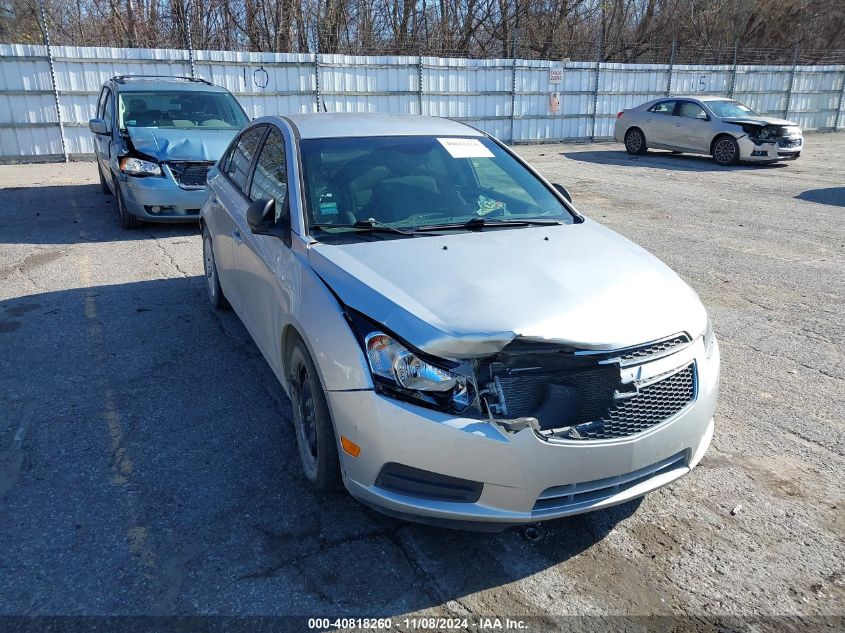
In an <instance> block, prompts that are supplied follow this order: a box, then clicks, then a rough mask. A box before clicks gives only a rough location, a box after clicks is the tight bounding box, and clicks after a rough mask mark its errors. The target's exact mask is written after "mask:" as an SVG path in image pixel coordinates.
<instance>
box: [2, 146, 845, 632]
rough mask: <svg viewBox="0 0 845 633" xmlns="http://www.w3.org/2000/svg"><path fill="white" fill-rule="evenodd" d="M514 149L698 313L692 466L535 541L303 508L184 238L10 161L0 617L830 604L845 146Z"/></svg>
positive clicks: (255, 381) (839, 410) (236, 340)
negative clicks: (680, 287)
mask: <svg viewBox="0 0 845 633" xmlns="http://www.w3.org/2000/svg"><path fill="white" fill-rule="evenodd" d="M517 151H518V152H519V153H520V154H521V155H522V156H524V157H525V158H526V159H527V160H528V161H529V162H531V163H532V164H533V165H534V166H536V167H537V168H538V169H539V170H540V171H541V172H542V173H543V174H544V175H546V176H547V177H548V178H549V179H550V180H552V181H556V182H561V183H563V184H565V185H566V186H567V187H568V188H569V189H570V191H571V192H572V194H573V196H574V199H575V203H576V205H577V207H578V208H579V210H581V211H582V212H583V213H585V214H586V215H589V216H591V217H593V218H594V219H596V220H598V221H600V222H603V223H605V224H607V225H609V226H610V227H611V228H613V229H615V230H617V231H619V232H621V233H622V234H624V235H626V236H627V237H629V238H631V239H633V240H634V241H635V242H637V243H638V244H640V245H642V246H643V247H645V248H647V249H648V250H650V251H652V252H653V253H655V254H656V255H658V256H659V257H661V258H662V259H663V260H664V261H665V262H666V263H668V264H669V265H670V266H672V267H673V268H674V269H675V270H676V271H678V272H679V274H681V276H682V277H684V279H686V280H687V282H688V283H690V285H691V286H692V287H693V288H694V289H695V290H696V291H697V292H698V293H699V295H700V296H701V297H702V300H703V301H704V303H705V305H706V306H707V308H708V310H709V311H710V313H711V315H712V317H713V320H714V323H715V328H716V332H717V335H718V337H719V339H720V343H721V347H722V356H723V378H722V394H721V399H720V406H719V410H718V412H717V427H716V436H715V439H714V443H713V446H712V447H711V449H710V452H709V453H708V455H707V456H706V457H705V459H704V461H703V462H702V464H701V466H700V467H699V468H698V469H697V470H696V471H694V472H693V473H692V474H691V475H689V476H688V477H686V478H684V479H681V480H680V481H678V482H676V483H674V484H672V485H670V486H668V487H667V488H664V489H662V490H660V491H658V492H656V493H653V494H651V495H649V496H648V497H647V498H646V499H644V500H642V501H641V502H635V503H632V504H627V505H625V506H621V507H618V508H614V509H611V510H608V511H603V512H598V513H594V514H590V515H583V516H579V517H573V518H571V519H565V520H560V521H555V522H551V523H548V524H545V525H544V526H543V527H542V528H541V539H540V540H539V541H537V542H529V541H528V540H526V539H524V538H522V537H521V536H520V533H519V531H518V530H511V531H507V532H504V533H501V534H492V535H491V534H472V533H461V532H453V531H448V530H438V529H435V528H431V527H426V526H418V525H412V524H406V523H402V522H399V521H395V520H393V519H389V518H386V517H383V516H381V515H379V514H377V513H375V512H373V511H371V510H369V509H367V508H365V507H363V506H362V505H360V504H358V503H357V502H355V501H354V500H352V499H351V498H350V497H349V496H348V495H347V494H345V493H342V492H337V493H329V494H317V493H314V492H313V491H311V490H310V489H309V488H308V487H307V486H306V485H305V484H304V482H303V480H302V477H301V476H300V474H299V463H298V457H297V453H296V448H295V444H294V442H295V440H294V435H293V430H292V427H291V422H290V404H289V402H288V400H287V397H286V396H285V395H284V393H283V391H282V389H281V387H280V386H279V385H278V384H277V382H276V380H275V378H274V376H273V375H272V373H271V371H270V369H269V368H268V366H267V365H266V363H265V362H264V360H263V358H262V357H261V355H260V353H259V352H258V350H257V348H256V347H255V346H254V345H253V343H252V342H251V340H250V338H249V336H248V334H247V333H246V331H245V329H244V328H243V326H242V325H241V324H240V322H239V320H238V319H237V317H236V316H235V315H234V314H233V313H231V312H229V313H215V312H213V311H212V310H210V309H209V307H208V306H207V303H206V298H205V294H204V292H205V291H204V287H203V278H202V254H201V251H202V247H201V241H200V236H199V233H198V230H197V228H196V227H195V226H167V225H152V226H147V227H145V228H142V229H141V230H138V231H132V232H127V231H123V230H121V229H120V228H119V223H118V219H117V212H116V210H115V208H114V204H113V200H112V198H111V197H110V196H105V195H104V194H102V193H101V192H100V189H99V185H98V181H97V175H96V170H95V168H94V166H93V164H91V163H71V164H63V165H22V166H0V187H2V189H0V350H2V354H0V495H2V504H0V552H2V554H0V595H3V600H2V601H0V615H14V614H26V615H56V614H71V615H111V614H153V615H170V614H185V615H193V614H200V615H209V614H224V615H277V614H293V615H309V616H362V617H363V616H368V617H376V616H382V617H383V616H393V617H394V618H397V617H398V616H400V615H404V614H417V615H419V614H433V615H444V616H449V615H452V616H464V615H467V616H471V617H476V618H477V617H480V616H500V617H501V616H506V615H509V616H526V615H530V616H539V617H541V619H540V620H537V622H540V623H541V625H542V627H543V629H544V630H546V629H547V628H548V629H554V628H556V627H559V626H561V627H562V626H563V624H562V623H561V621H559V620H554V619H553V616H562V615H599V616H609V615H613V614H634V615H680V616H690V617H694V618H703V617H707V616H713V617H716V618H728V617H731V616H742V617H750V616H759V615H770V616H795V617H803V618H806V617H813V616H819V615H824V616H841V615H843V607H842V605H843V604H845V545H843V543H844V542H845V539H843V528H845V520H843V516H845V515H843V504H845V499H843V489H845V485H843V484H845V433H843V431H845V415H843V413H845V404H843V402H844V400H843V392H844V391H845V389H843V387H845V341H843V339H845V322H844V321H845V229H843V226H845V225H843V222H842V214H843V212H845V173H843V169H842V165H843V164H845V135H841V134H840V135H808V136H807V149H806V151H805V155H804V156H802V158H801V159H800V160H798V161H797V162H793V163H790V164H788V165H777V166H771V167H736V168H728V169H723V168H719V167H717V166H716V165H715V164H713V163H712V162H710V161H709V160H708V159H705V158H700V157H691V156H669V155H668V154H664V153H659V152H658V153H650V154H649V155H646V156H641V157H630V156H628V155H626V154H625V153H624V151H623V150H622V148H621V146H620V145H612V144H595V145H559V144H555V145H536V146H520V147H517ZM628 309H636V306H627V307H623V306H620V318H624V310H628ZM740 505H741V509H740V510H739V511H738V512H737V513H736V514H735V515H734V514H731V510H732V509H734V508H736V507H737V506H740ZM800 622H801V621H799V624H796V625H795V626H796V628H795V629H794V630H803V629H804V628H806V626H804V627H802V626H801V624H800ZM803 624H804V625H806V621H803ZM789 626H792V625H791V624H790V625H789Z"/></svg>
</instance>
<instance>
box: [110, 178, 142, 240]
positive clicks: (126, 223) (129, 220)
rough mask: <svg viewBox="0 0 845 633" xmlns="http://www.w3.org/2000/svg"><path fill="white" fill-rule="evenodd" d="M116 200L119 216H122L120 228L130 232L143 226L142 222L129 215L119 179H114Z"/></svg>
mask: <svg viewBox="0 0 845 633" xmlns="http://www.w3.org/2000/svg"><path fill="white" fill-rule="evenodd" d="M114 199H115V202H116V203H117V214H118V215H119V216H120V226H122V227H123V228H124V229H127V230H130V231H131V230H132V229H137V228H138V227H139V226H141V221H140V220H139V219H138V218H136V217H135V216H134V215H132V214H131V213H129V209H127V208H126V201H125V200H124V199H123V192H122V191H121V190H120V181H119V180H118V179H117V178H115V179H114Z"/></svg>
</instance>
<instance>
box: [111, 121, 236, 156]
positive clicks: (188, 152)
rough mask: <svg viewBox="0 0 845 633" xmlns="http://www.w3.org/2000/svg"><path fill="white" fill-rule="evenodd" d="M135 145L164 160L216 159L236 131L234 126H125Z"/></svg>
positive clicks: (138, 148) (140, 150)
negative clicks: (188, 127)
mask: <svg viewBox="0 0 845 633" xmlns="http://www.w3.org/2000/svg"><path fill="white" fill-rule="evenodd" d="M126 129H127V132H128V133H129V138H130V139H132V145H134V146H135V149H136V150H138V151H139V152H143V153H144V154H149V155H150V156H152V157H153V158H155V159H157V160H160V161H166V160H214V161H216V160H217V159H218V158H220V156H221V155H222V154H223V151H224V150H225V149H226V148H227V147H228V146H229V143H230V142H231V141H232V139H233V138H235V135H236V134H237V133H238V130H236V129H225V130H218V129H203V128H191V129H189V130H186V129H184V128H156V127H128V128H126Z"/></svg>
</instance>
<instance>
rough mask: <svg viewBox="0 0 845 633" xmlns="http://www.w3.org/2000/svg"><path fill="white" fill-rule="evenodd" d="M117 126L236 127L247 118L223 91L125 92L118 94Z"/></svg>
mask: <svg viewBox="0 0 845 633" xmlns="http://www.w3.org/2000/svg"><path fill="white" fill-rule="evenodd" d="M118 102H119V110H120V112H119V117H120V128H121V129H126V128H127V127H175V128H195V127H201V128H218V129H220V128H222V129H232V128H234V129H239V128H242V127H243V126H244V125H246V124H247V123H248V122H249V119H248V118H247V116H246V114H244V111H243V108H241V106H240V104H239V103H238V102H237V101H236V100H235V98H234V97H233V96H232V95H230V94H229V93H226V92H194V91H190V92H188V91H181V92H179V91H173V92H159V91H156V92H125V93H121V94H120V95H119V100H118Z"/></svg>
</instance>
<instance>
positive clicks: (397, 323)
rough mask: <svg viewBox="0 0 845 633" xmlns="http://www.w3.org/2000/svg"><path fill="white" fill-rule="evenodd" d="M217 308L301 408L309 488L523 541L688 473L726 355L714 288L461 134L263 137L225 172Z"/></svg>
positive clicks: (357, 121)
mask: <svg viewBox="0 0 845 633" xmlns="http://www.w3.org/2000/svg"><path fill="white" fill-rule="evenodd" d="M208 183H209V197H208V200H207V201H206V203H205V205H204V206H203V208H202V212H201V224H202V233H203V253H204V262H205V272H206V278H207V289H208V296H209V299H210V301H211V303H212V304H213V305H214V306H215V307H217V308H223V307H227V306H229V305H231V306H232V307H233V308H234V310H235V312H236V313H237V314H238V316H239V317H240V318H241V320H242V321H243V323H244V325H245V326H246V328H247V329H248V330H249V332H250V334H251V335H252V337H253V339H254V340H255V342H256V344H257V346H258V347H259V349H260V350H261V352H262V354H263V355H264V357H265V358H266V360H267V362H268V363H269V364H270V366H271V367H272V369H273V371H274V372H275V374H276V376H277V377H278V379H279V381H280V382H281V384H282V385H283V386H284V388H285V390H286V391H287V393H288V395H289V396H290V399H291V402H292V408H293V418H294V422H293V428H292V429H291V433H290V435H291V441H293V437H294V436H295V437H296V442H297V445H298V452H299V456H300V458H301V462H302V468H303V471H304V474H305V477H306V478H307V479H308V480H309V481H310V482H311V483H312V484H313V485H314V486H315V487H317V488H319V489H328V488H332V487H335V486H337V485H338V484H339V482H341V481H342V483H343V485H344V486H345V487H346V489H347V490H348V491H349V492H350V493H351V494H352V495H353V496H354V497H356V498H357V499H359V500H361V501H362V502H364V503H366V504H369V505H371V506H373V507H375V508H377V509H379V510H381V511H383V512H386V513H388V514H392V515H396V516H400V517H404V518H408V519H412V520H417V521H423V522H433V523H438V524H445V525H450V526H456V527H464V528H481V529H499V528H504V527H506V526H508V525H514V524H523V523H528V522H534V521H540V520H544V519H552V518H556V517H563V516H567V515H571V514H576V513H580V512H587V511H590V510H596V509H599V508H605V507H608V506H611V505H614V504H618V503H622V502H624V501H627V500H630V499H634V498H637V497H640V496H642V495H643V494H645V493H647V492H650V491H652V490H655V489H656V488H659V487H661V486H663V485H665V484H668V483H669V482H672V481H674V480H676V479H678V478H679V477H681V476H683V475H685V474H686V473H688V472H689V471H690V470H691V469H692V468H694V467H695V466H696V465H697V464H698V463H699V461H700V460H701V458H702V456H703V455H704V453H705V451H706V450H707V447H708V445H709V443H710V440H711V437H712V435H713V414H714V410H715V407H716V399H717V394H718V385H719V347H718V344H717V342H716V340H715V338H714V335H713V327H712V324H711V322H710V319H709V318H708V316H707V313H706V311H705V309H704V307H703V306H702V304H701V302H700V301H699V299H698V297H697V296H696V294H695V293H694V292H693V291H692V289H691V288H690V287H689V286H688V285H687V284H686V283H684V281H682V280H681V279H680V278H679V277H678V276H677V275H676V274H675V273H674V272H672V271H671V270H670V269H669V268H668V267H667V266H666V265H664V264H663V263H661V262H660V261H659V260H657V259H656V258H655V257H654V256H652V255H650V254H649V253H647V252H646V251H644V250H643V249H642V248H640V247H638V246H636V245H635V244H632V243H631V242H629V241H628V240H627V239H625V238H623V237H621V236H619V235H617V234H616V233H614V232H613V231H611V230H609V229H607V228H605V227H604V226H602V225H600V224H598V223H597V222H595V221H593V220H591V219H589V218H588V217H585V216H584V215H582V214H581V213H579V212H578V211H577V210H576V208H575V206H574V205H573V204H572V202H571V201H570V196H569V193H568V192H567V191H566V189H565V188H564V187H562V186H561V185H553V184H550V183H549V182H547V181H546V180H545V179H544V178H543V177H542V176H540V175H539V174H538V173H536V172H535V171H533V170H532V169H531V168H530V167H529V166H528V165H526V164H525V163H524V162H523V161H522V160H521V159H520V158H519V157H518V156H517V155H516V154H515V153H513V152H512V151H511V150H510V149H509V148H507V147H506V146H504V145H503V144H501V143H500V142H498V141H497V140H496V139H494V138H492V137H490V136H488V135H487V134H485V133H483V132H480V131H478V130H476V129H474V128H471V127H468V126H466V125H463V124H461V123H457V122H454V121H449V120H444V119H438V118H431V117H422V116H402V115H375V114H329V113H321V114H304V115H295V116H284V117H275V116H274V117H265V118H262V119H258V120H256V121H254V122H253V123H252V124H250V125H249V126H248V127H247V128H246V129H244V130H243V131H242V132H241V134H240V135H239V136H238V137H237V138H236V139H235V140H234V141H233V142H232V144H231V145H230V146H229V148H228V150H227V151H226V152H225V153H224V155H223V157H222V158H221V160H220V161H219V163H218V164H217V165H216V166H215V167H214V168H213V169H212V170H211V171H210V173H209V178H208Z"/></svg>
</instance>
